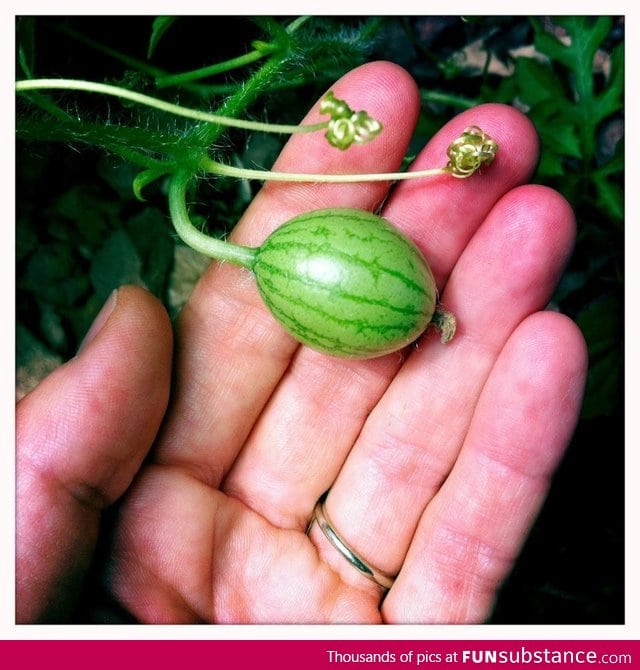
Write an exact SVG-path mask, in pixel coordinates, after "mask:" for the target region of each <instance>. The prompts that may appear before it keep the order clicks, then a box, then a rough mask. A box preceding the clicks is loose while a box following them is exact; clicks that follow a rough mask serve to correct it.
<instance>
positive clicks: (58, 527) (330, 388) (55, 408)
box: [16, 62, 586, 623]
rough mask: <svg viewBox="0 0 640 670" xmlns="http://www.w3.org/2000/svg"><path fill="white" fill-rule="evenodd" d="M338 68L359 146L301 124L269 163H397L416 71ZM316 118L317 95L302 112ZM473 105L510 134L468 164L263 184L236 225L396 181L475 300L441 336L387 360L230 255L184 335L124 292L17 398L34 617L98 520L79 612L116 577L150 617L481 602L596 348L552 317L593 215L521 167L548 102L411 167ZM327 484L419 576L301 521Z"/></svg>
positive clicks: (61, 590) (64, 594)
mask: <svg viewBox="0 0 640 670" xmlns="http://www.w3.org/2000/svg"><path fill="white" fill-rule="evenodd" d="M331 88H332V90H333V91H334V92H335V94H336V96H338V97H340V98H344V99H346V100H348V101H349V104H350V105H351V106H352V107H353V108H354V109H366V110H367V111H368V112H369V113H370V114H371V115H372V116H373V117H375V118H378V119H380V120H381V121H382V123H383V125H384V128H385V131H384V132H383V133H382V135H381V136H380V137H378V138H377V139H376V140H375V141H374V142H373V143H372V144H370V145H367V146H363V147H353V148H352V149H350V150H349V151H347V152H340V151H338V150H334V149H331V148H328V147H327V146H326V144H325V143H324V140H323V139H322V137H321V135H308V136H307V135H302V136H298V137H294V138H292V139H291V140H290V142H289V143H288V144H287V146H286V147H285V149H284V151H283V153H282V155H281V156H280V158H279V159H278V161H277V164H276V165H275V166H274V169H277V170H282V171H285V170H289V171H297V172H301V171H309V172H320V171H321V172H327V173H330V172H347V171H348V172H354V171H360V172H367V171H383V170H384V171H388V170H394V169H397V168H398V167H399V165H400V163H401V160H402V157H403V155H404V153H405V150H406V148H407V145H408V142H409V139H410V137H411V134H412V131H413V128H414V124H415V122H416V119H417V114H418V109H419V99H418V94H417V90H416V87H415V84H414V83H413V81H412V80H411V79H410V78H409V76H408V75H407V74H406V73H405V72H404V71H403V70H401V69H400V68H399V67H397V66H395V65H392V64H390V63H382V62H380V63H370V64H367V65H364V66H362V67H360V68H357V69H356V70H354V71H352V72H351V73H349V74H347V75H346V76H345V77H343V78H342V79H341V80H340V81H339V82H337V83H336V84H335V85H334V86H332V87H331ZM319 118H320V117H319V115H318V112H317V106H316V107H314V108H313V109H312V111H311V112H310V114H309V116H308V117H307V122H314V121H316V120H319ZM469 125H478V126H480V127H481V128H483V129H484V130H485V131H486V132H487V133H489V134H490V135H491V136H492V137H494V138H495V139H496V140H497V142H498V144H499V146H500V150H499V153H498V157H497V158H496V161H495V162H494V164H493V165H491V166H490V168H487V169H486V170H485V171H483V172H482V173H481V174H477V175H474V176H473V177H471V178H470V179H468V180H457V179H453V178H450V177H447V176H443V177H438V178H437V179H433V180H431V181H429V182H428V183H427V182H422V181H420V182H403V183H401V184H399V185H398V186H397V187H395V188H394V189H393V190H392V192H391V193H390V194H389V193H388V188H389V185H388V184H367V185H344V184H343V185H336V184H328V185H324V184H323V185H319V184H315V185H314V184H306V185H303V184H295V185H294V184H268V185H266V186H265V187H264V188H263V189H262V190H261V192H260V193H259V194H258V196H257V197H256V199H255V200H254V202H253V203H252V204H251V206H250V207H249V208H248V210H247V212H246V213H245V215H244V216H243V218H242V220H241V222H240V223H239V224H238V226H237V228H236V229H235V230H234V232H233V234H232V237H233V239H234V240H235V241H237V242H238V243H240V244H249V245H257V244H260V242H261V241H262V240H263V239H264V238H265V237H266V236H267V235H268V233H269V232H270V231H271V230H273V229H274V228H275V227H276V226H278V225H280V224H281V223H283V222H284V221H286V220H288V219H290V218H292V217H293V216H295V215H296V214H299V213H301V212H303V211H308V210H310V209H315V208H323V207H331V206H334V207H335V206H340V207H355V208H360V209H365V210H369V211H373V210H375V209H376V208H377V207H378V206H379V205H380V203H382V202H383V200H384V201H385V206H384V209H383V212H382V213H383V215H384V216H385V217H386V218H388V219H389V220H390V221H391V222H392V223H393V224H394V225H396V226H397V227H398V228H399V229H400V230H402V231H403V232H404V233H405V234H407V235H409V236H410V237H411V238H412V239H413V240H414V241H415V242H416V244H417V245H418V246H419V248H420V249H421V250H422V251H423V253H424V254H425V256H426V257H427V258H428V260H429V263H430V265H431V267H432V268H433V271H434V274H435V277H436V281H437V283H438V287H439V290H440V294H441V300H442V302H443V304H444V305H445V306H446V307H447V308H448V309H450V310H451V311H453V312H454V313H455V314H456V316H457V318H458V324H459V327H458V332H457V334H456V336H455V338H454V339H453V340H452V341H451V342H450V343H449V344H447V345H445V346H443V345H441V344H440V343H439V340H438V337H437V336H432V335H427V336H425V337H423V338H422V339H421V341H420V342H419V344H418V345H417V346H416V347H414V348H413V349H412V350H411V351H410V352H407V354H406V355H405V356H401V355H399V354H391V355H388V356H385V357H383V358H379V359H373V360H368V361H350V360H341V359H336V358H332V357H329V356H325V355H322V354H318V353H317V352H313V351H311V350H309V349H306V348H300V347H298V346H297V344H296V343H295V342H294V341H293V340H292V339H291V338H290V337H289V336H288V335H286V334H285V333H284V332H283V331H282V329H281V328H280V327H279V326H278V325H277V324H276V323H275V321H274V320H273V318H272V317H271V316H270V315H269V314H268V312H267V311H266V309H265V308H264V306H263V305H262V303H261V301H260V298H259V296H258V293H257V291H256V289H255V285H254V284H253V281H252V278H251V276H250V274H249V273H247V272H245V271H243V270H240V269H239V268H236V267H233V266H231V265H229V264H217V263H214V264H212V265H211V267H210V269H209V270H208V271H207V272H206V273H205V274H204V276H203V277H202V279H201V281H200V282H199V284H198V286H197V287H196V288H195V290H194V292H193V295H192V297H191V299H190V301H189V303H188V305H187V307H186V308H185V310H184V311H183V313H182V315H181V316H180V318H179V319H178V321H177V323H176V324H175V329H174V333H173V335H174V336H175V343H173V342H172V331H171V326H170V324H169V321H168V318H167V316H166V314H165V312H164V310H163V309H162V307H161V306H160V305H159V303H158V302H157V301H156V300H155V299H154V298H152V297H151V296H149V295H148V294H147V293H145V292H144V291H143V290H142V289H138V288H132V287H125V288H122V289H120V290H119V292H118V294H117V298H116V299H115V301H114V304H112V305H111V307H112V311H111V312H110V313H108V314H107V315H106V316H104V315H103V316H102V317H100V319H101V321H100V322H99V324H98V325H99V326H101V328H98V327H96V328H95V329H93V331H92V333H91V335H90V337H89V340H88V341H87V342H85V344H84V346H83V349H82V351H81V352H80V353H79V355H78V356H77V357H76V358H74V359H73V360H72V361H70V362H69V363H67V364H66V365H65V366H63V367H61V368H59V369H58V370H57V371H56V372H54V373H53V374H52V375H51V376H50V377H48V378H47V379H46V380H44V381H43V382H42V383H41V384H40V385H39V386H38V387H37V388H36V389H35V390H34V391H33V392H32V393H30V394H29V395H28V396H26V397H25V398H24V399H23V400H22V401H21V402H20V403H19V405H18V407H17V414H16V420H17V437H18V454H19V456H18V471H17V475H18V488H17V492H18V504H17V510H18V514H17V524H18V535H17V553H16V570H17V595H16V602H17V620H18V621H19V622H23V623H26V622H39V621H65V620H67V618H68V617H69V616H71V613H72V612H73V610H74V607H75V604H76V599H77V598H78V597H79V593H78V591H79V589H80V586H81V585H82V575H83V574H84V573H85V572H86V571H87V569H88V567H89V564H90V561H91V557H92V553H93V551H94V548H95V545H96V542H97V539H98V538H99V537H100V533H101V532H102V533H106V534H104V535H103V537H102V542H101V544H100V546H101V553H100V556H99V560H98V561H97V562H96V564H95V566H94V571H95V573H96V574H97V576H98V579H97V583H98V586H99V587H100V589H102V590H103V591H104V593H102V594H96V593H94V592H93V591H89V592H85V593H84V594H83V608H82V614H81V615H78V614H76V619H77V617H78V616H80V620H83V621H101V620H105V619H107V620H110V621H113V620H118V619H117V618H114V617H115V615H114V614H113V613H110V612H109V611H105V608H104V603H105V595H106V597H107V598H108V599H110V600H111V601H112V603H114V604H115V605H117V606H118V608H120V611H125V612H127V613H128V615H129V616H131V617H133V618H134V619H135V620H138V621H140V622H148V623H200V622H212V623H213V622H216V623H228V622H234V623H252V622H253V623H312V622H313V623H341V622H351V623H407V622H412V623H436V622H437V623H474V622H482V621H484V620H486V618H487V617H488V615H489V614H490V612H491V608H492V605H493V603H494V600H495V597H496V593H497V590H498V588H499V586H500V584H501V583H502V581H503V580H504V579H505V577H506V576H507V575H508V573H509V571H510V569H511V567H512V565H513V563H514V561H515V559H516V557H517V555H518V552H519V550H520V548H521V547H522V544H523V542H524V540H525V538H526V535H527V532H528V530H529V528H530V526H531V524H532V523H533V521H534V519H535V517H536V514H537V512H538V510H539V508H540V506H541V504H542V502H543V501H544V498H545V495H546V492H547V489H548V486H549V481H550V478H551V476H552V474H553V472H554V469H555V467H556V466H557V464H558V461H559V460H560V458H561V457H562V453H563V450H564V449H565V447H566V445H567V443H568V441H569V439H570V437H571V434H572V431H573V429H574V426H575V423H576V420H577V416H578V412H579V407H580V402H581V397H582V393H583V388H584V380H585V374H586V348H585V345H584V341H583V339H582V336H581V334H580V332H579V331H578V329H577V327H576V326H575V324H573V323H572V322H571V321H569V320H568V319H567V318H566V317H564V316H562V315H560V314H558V313H554V312H550V311H544V308H545V306H546V305H547V303H548V301H549V298H550V296H551V294H552V291H553V288H554V286H555V284H556V282H557V281H558V279H559V277H560V274H561V272H562V269H563V267H564V265H565V264H566V262H567V260H568V257H569V255H570V253H571V248H572V244H573V238H574V234H575V222H574V219H573V214H572V212H571V209H570V207H569V206H568V205H567V203H566V202H565V201H564V200H563V199H562V198H561V197H560V196H559V195H558V194H557V193H555V192H553V191H551V190H549V189H547V188H544V187H540V186H531V185H526V182H527V180H528V178H529V177H530V175H531V173H532V171H533V169H534V166H535V164H536V161H537V139H536V134H535V131H534V129H533V127H532V126H531V124H530V123H529V121H528V120H527V119H526V118H525V117H524V116H523V115H521V114H520V113H519V112H517V111H516V110H514V109H512V108H509V107H505V106H501V105H483V106H481V107H478V108H476V109H473V110H469V111H468V112H465V113H463V114H462V115H460V116H459V117H456V118H454V119H453V120H452V121H451V122H450V123H449V124H447V126H446V127H445V128H443V129H442V130H441V131H440V132H439V133H438V134H437V135H436V137H434V138H433V140H432V141H431V142H430V143H429V145H428V146H427V147H426V148H425V149H424V151H423V152H421V153H420V154H419V156H418V157H417V158H416V161H415V166H414V167H415V168H416V169H418V168H421V167H437V166H440V165H442V163H443V161H444V158H443V156H444V155H445V153H444V151H445V148H446V146H447V144H448V143H449V142H450V141H451V139H452V138H455V137H456V136H458V135H459V134H460V132H461V131H462V129H463V128H465V127H466V126H469ZM172 347H173V360H172ZM143 459H146V460H144V464H143ZM329 487H332V490H331V493H330V495H329V498H328V501H327V508H328V511H329V515H330V517H331V519H332V521H333V522H334V524H335V526H336V528H337V529H338V530H339V532H340V533H341V534H342V536H343V537H345V538H346V539H347V540H348V541H349V543H350V544H351V545H352V546H353V547H354V548H355V549H356V550H357V551H358V552H360V553H361V555H362V556H363V557H364V558H365V559H366V560H368V561H370V562H371V563H373V564H375V565H376V566H377V567H379V568H380V569H382V570H384V571H388V572H394V573H395V572H399V575H398V578H397V580H396V582H395V584H394V586H393V587H392V589H391V590H390V591H389V592H388V593H387V594H386V597H384V599H383V595H384V594H383V592H382V591H381V590H380V588H379V587H377V586H376V585H375V584H374V583H372V582H370V581H369V580H367V579H366V578H364V577H363V576H361V575H360V574H359V573H358V572H357V571H356V570H354V568H353V567H352V566H350V565H349V564H348V563H347V562H346V561H345V560H344V559H343V558H342V557H341V556H340V555H339V554H338V553H337V552H336V551H335V549H334V548H333V547H331V545H329V544H328V543H327V541H326V540H325V539H324V536H323V535H322V533H321V532H320V531H318V528H317V526H315V525H314V526H313V527H312V529H311V532H310V534H309V535H308V536H307V535H306V534H305V530H306V527H307V524H308V523H309V520H310V517H311V513H312V510H313V507H314V505H315V502H316V500H317V499H318V498H319V497H320V495H321V494H322V493H323V492H324V491H325V490H326V489H327V488H329ZM116 501H118V502H117V504H115V506H114V503H116ZM107 508H111V511H110V515H109V521H110V523H109V524H106V523H105V522H104V521H103V522H102V525H100V524H101V515H102V512H103V511H104V510H105V509H107ZM107 531H108V532H107ZM94 586H95V584H94ZM97 595H101V601H100V608H98V603H97V600H96V597H97ZM76 619H74V620H76Z"/></svg>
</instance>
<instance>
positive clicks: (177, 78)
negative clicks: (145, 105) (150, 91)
mask: <svg viewBox="0 0 640 670" xmlns="http://www.w3.org/2000/svg"><path fill="white" fill-rule="evenodd" d="M274 50H275V47H273V48H272V49H270V50H266V49H263V50H258V49H254V50H253V51H249V52H248V53H246V54H243V55H242V56H236V57H235V58H230V59H229V60H225V61H221V62H220V63H214V64H213V65H207V66H206V67H201V68H198V69H197V70H190V71H189V72H181V73H179V74H169V75H165V76H163V77H158V78H157V79H156V86H157V87H158V88H166V87H167V86H179V85H181V84H184V83H186V82H190V81H194V80H197V79H205V78H206V77H213V76H214V75H216V74H221V73H222V72H229V70H234V69H236V68H239V67H244V66H245V65H250V64H251V63H255V62H256V61H258V60H260V59H261V58H265V57H266V56H268V55H269V54H271V53H272V52H273V51H274Z"/></svg>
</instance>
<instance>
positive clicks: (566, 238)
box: [326, 186, 575, 574]
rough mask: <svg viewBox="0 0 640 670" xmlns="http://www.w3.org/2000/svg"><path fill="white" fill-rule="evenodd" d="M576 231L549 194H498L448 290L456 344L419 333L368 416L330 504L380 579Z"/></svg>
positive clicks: (400, 554)
mask: <svg viewBox="0 0 640 670" xmlns="http://www.w3.org/2000/svg"><path fill="white" fill-rule="evenodd" d="M574 228H575V226H574V219H573V214H572V212H571V209H570V208H569V206H568V205H567V203H566V201H565V200H564V199H563V198H562V197H560V196H559V195H558V194H557V193H556V192H555V191H551V190H550V189H548V188H544V187H539V186H522V187H519V188H516V189H513V190H512V191H510V192H509V193H508V194H507V195H506V196H504V197H503V198H502V199H501V200H500V201H499V202H498V203H497V204H496V206H495V207H494V208H493V210H492V211H491V213H490V214H489V216H488V217H487V219H486V221H485V223H483V225H482V226H481V227H480V229H479V230H478V231H477V233H476V234H475V235H474V237H473V238H472V240H471V241H470V242H469V244H468V245H467V247H466V249H465V251H464V252H463V254H462V256H461V258H460V260H459V261H458V263H457V265H456V267H455V268H454V270H453V272H452V274H451V276H450V279H449V281H448V283H447V287H446V290H445V293H444V295H443V301H445V304H447V306H450V307H451V309H452V310H453V311H454V313H455V314H456V316H457V318H458V324H459V327H458V331H457V332H456V335H455V337H454V339H453V340H452V341H451V342H450V343H449V344H448V345H447V346H441V344H440V342H438V341H437V339H435V338H431V339H429V338H427V339H426V340H425V341H424V342H423V343H422V344H421V345H420V347H419V349H418V350H417V351H414V352H413V354H412V355H411V357H410V358H409V360H408V361H407V363H406V364H405V366H404V367H403V369H402V370H401V371H400V373H399V374H398V376H397V377H396V379H395V380H394V382H393V384H392V385H391V386H390V388H389V389H388V391H387V393H386V394H385V395H384V397H383V398H382V400H381V401H380V403H378V405H377V406H376V408H375V410H374V411H373V412H372V413H371V415H370V417H369V419H368V421H367V423H366V425H365V426H364V428H363V430H362V432H361V434H360V436H359V438H358V441H357V443H356V445H355V446H354V448H353V450H352V451H351V453H350V454H349V457H348V459H347V461H346V463H345V465H344V467H343V468H342V470H341V471H340V474H339V476H338V478H337V480H336V482H335V484H334V485H333V487H332V489H331V493H330V494H329V497H328V500H327V503H326V505H327V509H328V512H329V515H330V517H331V519H332V520H333V522H334V523H335V524H336V527H337V528H338V529H340V531H341V532H342V533H343V534H344V535H345V536H346V538H347V539H348V541H349V542H350V544H351V545H352V546H353V548H354V549H355V550H356V552H358V553H359V554H360V555H361V556H362V557H363V558H364V559H365V560H366V561H369V562H370V563H372V564H373V565H374V566H376V567H377V568H378V569H380V570H382V571H383V572H385V573H390V574H395V573H397V571H398V570H399V569H400V566H401V565H402V562H403V560H404V556H405V554H406V551H407V550H408V548H409V544H410V542H411V538H412V536H413V534H414V532H415V529H416V526H417V524H418V521H419V518H420V515H421V513H422V511H423V509H424V508H425V506H426V505H427V503H428V502H429V500H430V499H431V498H432V497H433V495H434V494H435V493H436V491H437V490H438V488H439V487H440V485H441V484H442V481H443V480H444V478H445V477H446V476H447V474H448V472H449V470H450V469H451V467H452V465H453V463H454V461H455V459H456V457H457V454H458V452H459V449H460V447H461V445H462V443H463V441H464V436H465V434H466V431H467V430H468V427H469V422H470V421H471V416H472V414H473V409H474V407H475V404H476V402H477V398H478V396H479V394H480V392H481V390H482V387H483V385H484V383H485V381H486V379H487V377H488V375H489V373H490V371H491V369H492V366H493V364H494V362H495V360H496V358H497V357H498V355H499V352H500V350H501V349H502V347H503V346H504V343H505V342H506V341H507V339H508V338H509V336H510V334H511V333H512V332H513V330H514V329H515V328H516V327H517V326H518V324H519V323H520V322H521V321H522V320H523V319H525V318H526V317H527V316H528V315H529V314H531V313H533V312H535V311H537V310H539V309H542V308H543V307H544V306H545V305H546V303H547V301H548V300H549V298H550V296H551V294H552V291H553V288H554V286H555V284H556V282H557V280H558V279H559V276H560V273H561V271H562V269H563V267H564V265H565V262H566V261H567V259H568V256H569V253H570V250H571V248H572V243H573V238H574ZM334 558H335V557H334ZM340 565H341V567H342V568H344V567H345V566H344V565H342V564H340ZM346 567H349V566H346Z"/></svg>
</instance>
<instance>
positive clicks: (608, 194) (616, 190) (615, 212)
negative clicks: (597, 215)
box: [593, 176, 624, 220]
mask: <svg viewBox="0 0 640 670" xmlns="http://www.w3.org/2000/svg"><path fill="white" fill-rule="evenodd" d="M593 181H594V184H595V186H596V200H597V203H598V206H599V207H600V208H601V209H602V210H604V211H605V212H608V213H609V214H610V215H612V216H614V217H615V218H616V219H619V220H622V218H623V217H624V193H623V190H622V187H621V186H620V185H619V184H616V183H615V182H613V181H611V180H609V179H607V178H606V177H601V176H598V177H595V178H594V180H593Z"/></svg>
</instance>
